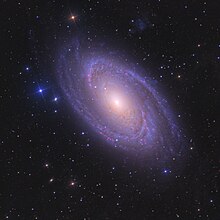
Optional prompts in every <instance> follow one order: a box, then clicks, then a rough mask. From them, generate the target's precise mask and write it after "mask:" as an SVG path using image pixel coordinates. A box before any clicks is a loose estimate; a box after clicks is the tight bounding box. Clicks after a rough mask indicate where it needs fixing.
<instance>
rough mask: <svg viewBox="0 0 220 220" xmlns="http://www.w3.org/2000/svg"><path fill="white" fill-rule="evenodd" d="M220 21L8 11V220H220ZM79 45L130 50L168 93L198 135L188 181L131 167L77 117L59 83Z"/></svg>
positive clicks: (186, 12) (160, 10)
mask: <svg viewBox="0 0 220 220" xmlns="http://www.w3.org/2000/svg"><path fill="white" fill-rule="evenodd" d="M219 10H220V2H219V1H218V0H212V1H202V0H201V1H199V0H192V1H184V0H183V1H174V0H173V1H172V0H136V1H128V0H118V1H116V0H99V1H95V0H94V1H93V0H87V1H86V0H75V1H74V0H69V1H61V0H60V1H58V0H53V1H49V0H48V1H47V0H41V1H40V0H38V1H37V0H36V1H17V0H11V1H10V0H3V1H1V3H0V17H1V19H0V27H1V29H0V31H1V32H0V40H1V44H0V49H1V61H0V62H1V65H0V79H1V80H0V89H1V90H0V91H1V92H0V103H1V104H0V111H1V115H0V123H1V132H0V146H1V147H0V167H1V178H0V185H1V187H0V219H12V220H14V219H22V220H30V219H40V220H41V219H43V220H44V219H45V220H53V219H54V220H55V219H85V220H88V219H156V220H157V219H158V220H170V219H171V220H172V219H183V220H190V219H210V220H218V219H220V209H219V198H218V197H219V195H218V192H219V185H218V178H219V172H220V171H219V170H220V169H219V145H218V143H217V142H218V138H219V127H218V126H217V116H219V107H217V106H218V105H217V104H219V95H218V93H217V89H218V88H219V82H220V80H219V73H220V27H219V24H220V15H219ZM72 15H74V16H76V18H75V20H71V19H70V18H71V16H72ZM76 35H77V36H83V37H84V38H85V39H86V41H87V43H88V44H91V45H92V44H93V42H100V43H102V42H103V43H105V42H107V43H108V45H112V48H113V49H114V48H116V49H120V50H122V52H123V53H126V54H127V55H128V56H129V57H131V60H132V62H137V63H139V65H140V66H141V67H142V68H144V69H145V70H146V73H149V75H150V76H151V77H152V78H153V79H155V80H157V81H158V82H159V84H160V85H161V87H162V88H163V89H164V91H166V93H165V95H166V96H167V97H168V100H169V101H170V103H171V106H172V107H173V109H174V112H175V113H176V114H177V115H179V117H178V119H179V122H180V124H182V125H183V127H184V129H185V131H186V134H187V138H186V142H187V144H186V146H185V148H186V150H185V152H186V154H185V156H184V158H183V159H182V161H180V163H178V169H175V170H169V172H164V169H166V167H160V168H158V167H157V168H152V167H149V166H143V165H142V166H139V165H138V163H136V162H135V161H129V159H128V158H127V157H126V156H125V155H124V154H121V153H118V152H117V151H115V149H114V148H111V147H110V146H107V144H105V142H103V141H101V140H99V139H98V138H97V137H96V135H95V134H94V133H93V132H92V131H91V129H90V128H88V126H87V125H86V123H83V122H82V121H81V118H78V116H77V115H76V114H74V113H73V111H72V110H71V108H70V107H69V104H68V102H67V101H66V100H65V97H64V95H63V93H62V91H61V89H60V88H59V84H58V82H57V77H56V74H55V73H56V58H57V56H58V55H59V50H60V49H61V48H62V46H63V45H65V44H66V43H68V42H69V41H71V39H72V38H73V37H75V36H76ZM40 89H42V92H39V90H40ZM55 98H57V100H56V99H55Z"/></svg>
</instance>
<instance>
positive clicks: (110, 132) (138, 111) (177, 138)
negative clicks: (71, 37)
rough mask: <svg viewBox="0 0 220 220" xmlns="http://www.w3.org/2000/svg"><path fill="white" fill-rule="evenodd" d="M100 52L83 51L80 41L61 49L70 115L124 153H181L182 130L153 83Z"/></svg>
mask: <svg viewBox="0 0 220 220" xmlns="http://www.w3.org/2000/svg"><path fill="white" fill-rule="evenodd" d="M98 50H99V48H95V49H90V50H87V51H86V50H83V49H81V48H80V44H79V43H73V44H72V45H69V46H68V47H65V49H64V50H62V53H61V56H60V58H59V62H58V63H59V65H58V71H57V73H58V77H59V83H60V85H61V88H62V90H63V91H64V94H65V96H66V97H67V100H68V102H69V103H70V104H71V106H72V108H73V109H74V111H75V112H76V113H78V114H79V115H81V117H82V118H83V119H84V120H85V121H86V122H87V123H88V124H89V125H90V126H91V127H92V128H93V130H95V131H96V133H98V134H99V135H100V136H101V137H103V138H104V140H105V141H106V142H108V143H110V144H111V145H112V146H114V147H117V148H120V149H123V150H124V151H127V152H133V153H135V154H136V155H138V154H145V153H146V152H152V151H153V152H156V154H157V155H158V157H160V156H161V155H162V157H165V158H167V157H169V158H171V157H172V155H174V154H175V155H176V154H178V153H180V149H181V147H182V146H181V145H182V141H181V139H182V130H181V129H180V128H179V127H178V126H177V124H176V120H175V119H174V118H175V117H174V115H173V113H172V112H171V110H170V108H169V106H168V103H167V101H166V99H164V98H163V96H162V95H161V94H160V91H159V88H157V87H158V85H157V83H155V80H153V79H150V78H147V77H142V76H141V73H139V72H138V70H136V69H137V68H135V67H134V66H133V67H132V65H130V64H129V65H128V63H129V62H128V61H127V62H125V61H121V60H122V59H121V57H120V56H119V55H118V54H117V53H112V52H111V53H110V52H103V51H105V50H104V49H103V48H101V49H100V51H102V52H101V53H98V52H94V51H98ZM117 56H118V57H117ZM140 72H141V71H140ZM145 75H146V74H145Z"/></svg>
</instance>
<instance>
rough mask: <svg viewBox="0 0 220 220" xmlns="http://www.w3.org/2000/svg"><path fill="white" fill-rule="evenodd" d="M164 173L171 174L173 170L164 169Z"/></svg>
mask: <svg viewBox="0 0 220 220" xmlns="http://www.w3.org/2000/svg"><path fill="white" fill-rule="evenodd" d="M163 173H165V174H168V173H171V170H168V169H164V170H163Z"/></svg>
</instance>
